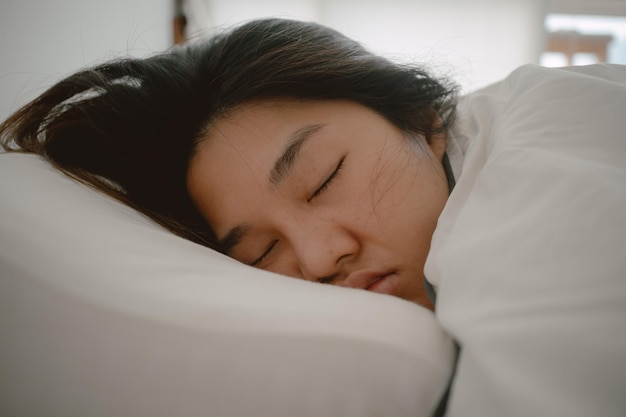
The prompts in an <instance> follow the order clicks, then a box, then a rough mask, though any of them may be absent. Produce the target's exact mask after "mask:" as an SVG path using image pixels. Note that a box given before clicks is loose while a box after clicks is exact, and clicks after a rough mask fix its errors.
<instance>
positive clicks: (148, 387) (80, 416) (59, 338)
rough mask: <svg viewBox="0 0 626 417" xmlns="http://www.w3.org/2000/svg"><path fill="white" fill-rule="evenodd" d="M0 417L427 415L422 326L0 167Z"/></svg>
mask: <svg viewBox="0 0 626 417" xmlns="http://www.w3.org/2000/svg"><path fill="white" fill-rule="evenodd" d="M0 195H1V196H2V200H1V202H0V415H2V416H47V417H51V416H59V417H73V416H76V417H84V416H90V417H95V416H106V417H111V416H124V417H132V416H149V417H158V416H164V417H173V416H176V417H186V416H212V417H221V416H229V417H231V416H242V417H244V416H245V417H249V416H256V417H264V416H267V417H281V416H285V417H294V416H298V417H301V416H311V417H318V416H337V417H346V416H353V417H364V416H371V417H380V416H407V417H409V416H411V417H415V416H428V415H429V414H430V411H431V409H432V408H433V407H434V405H435V403H436V401H437V400H438V398H439V396H440V395H441V393H442V391H443V390H444V389H445V386H446V385H447V382H448V379H449V376H450V373H451V365H452V362H453V346H452V342H451V340H450V338H449V337H448V336H446V334H444V332H443V331H442V330H441V328H440V327H439V326H438V324H437V322H436V321H435V319H434V315H433V314H432V313H431V312H429V311H427V310H425V309H423V308H421V307H418V306H417V305H414V304H412V303H409V302H406V301H403V300H400V299H396V298H393V297H390V296H384V295H379V294H373V293H369V292H366V291H360V290H354V289H347V288H339V287H333V286H322V285H319V284H314V283H310V282H305V281H299V280H294V279H290V278H285V277H280V276H276V275H272V274H270V273H266V272H263V271H260V270H256V269H252V268H250V267H247V266H244V265H241V264H239V263H237V262H235V261H233V260H231V259H229V258H226V257H224V256H221V255H219V254H217V253H215V252H213V251H211V250H209V249H207V248H204V247H201V246H199V245H195V244H193V243H190V242H188V241H186V240H183V239H181V238H178V237H176V236H174V235H172V234H171V233H169V232H167V231H165V230H163V229H162V228H161V227H159V226H157V225H155V224H154V223H153V222H151V221H150V220H148V219H146V218H144V217H143V216H141V215H139V214H138V213H136V212H134V211H133V210H131V209H129V208H128V207H126V206H123V205H122V204H119V203H118V202H116V201H114V200H112V199H109V198H108V197H106V196H104V195H102V194H100V193H98V192H96V191H94V190H91V189H89V188H87V187H86V186H83V185H82V184H79V183H77V182H75V181H73V180H71V179H69V178H68V177H66V176H64V175H62V174H60V173H59V172H58V171H56V170H54V169H53V168H52V167H50V166H49V165H48V164H47V163H45V162H43V161H41V160H40V159H38V158H37V157H34V156H31V155H21V154H4V155H0Z"/></svg>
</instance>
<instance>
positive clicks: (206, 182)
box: [2, 19, 456, 308]
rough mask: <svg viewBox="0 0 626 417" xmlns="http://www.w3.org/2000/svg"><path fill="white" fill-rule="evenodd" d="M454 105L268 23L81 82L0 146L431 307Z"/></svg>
mask: <svg viewBox="0 0 626 417" xmlns="http://www.w3.org/2000/svg"><path fill="white" fill-rule="evenodd" d="M455 97H456V96H455V87H454V86H453V85H451V84H448V83H446V82H444V81H441V80H437V79H435V78H434V77H432V76H431V75H429V74H428V73H427V71H425V70H423V69H421V68H409V67H404V66H400V65H398V64H394V63H392V62H389V61H387V60H385V59H382V58H380V57H378V56H375V55H373V54H371V53H369V52H368V51H366V50H365V49H364V48H362V47H361V46H360V45H359V44H357V43H356V42H354V41H352V40H350V39H348V38H346V37H344V36H343V35H341V34H339V33H337V32H335V31H333V30H331V29H329V28H326V27H323V26H320V25H317V24H313V23H303V22H296V21H289V20H278V19H268V20H260V21H254V22H251V23H248V24H245V25H243V26H241V27H239V28H236V29H234V30H233V31H231V32H227V33H224V34H222V35H219V36H216V37H214V38H212V39H210V40H208V41H207V42H206V43H196V44H194V45H191V46H188V47H186V48H180V49H174V50H172V51H170V52H168V53H165V54H162V55H158V56H155V57H152V58H149V59H145V60H127V61H122V62H112V63H108V64H105V65H101V66H99V67H96V68H93V69H88V70H85V71H82V72H80V73H78V74H75V75H73V76H71V77H69V78H67V79H66V80H63V81H61V82H60V83H58V84H57V85H55V86H54V87H52V88H51V89H50V90H49V91H47V92H45V93H44V94H42V95H41V96H40V97H39V98H38V99H36V100H35V101H33V102H32V103H31V104H29V105H27V106H26V107H24V108H23V109H21V110H20V111H18V112H17V113H16V114H15V115H13V116H12V117H11V118H9V119H8V120H7V121H6V122H5V123H4V124H3V126H2V138H3V144H4V146H5V148H7V149H12V148H16V149H20V150H23V151H27V152H33V153H38V154H41V155H43V156H45V157H46V158H48V159H49V160H50V161H51V162H52V163H53V164H54V165H55V166H57V167H58V168H59V169H61V170H63V171H64V172H66V173H68V174H69V175H71V176H73V177H75V178H77V179H79V180H81V181H83V182H86V183H88V184H90V185H92V186H94V187H96V188H98V189H101V190H103V191H105V192H107V193H108V194H111V195H113V196H115V197H116V198H118V199H120V200H122V201H124V202H126V203H128V204H130V205H131V206H133V207H135V208H136V209H138V210H140V211H142V212H144V213H146V214H147V215H149V216H151V217H152V218H154V219H155V220H156V221H158V222H160V223H161V224H163V225H165V226H166V227H168V228H170V229H171V230H172V231H173V232H175V233H177V234H179V235H181V236H184V237H187V238H189V239H191V240H194V241H196V242H200V243H202V244H205V245H208V246H211V247H214V248H216V249H218V250H220V251H222V252H224V253H226V254H228V255H230V256H232V257H234V258H236V259H238V260H240V261H242V262H245V263H247V264H250V265H253V266H257V267H260V268H264V269H268V270H271V271H274V272H278V273H282V274H285V275H288V276H293V277H297V278H303V279H308V280H313V281H318V282H322V283H331V284H337V285H344V286H349V287H357V288H363V289H368V290H372V291H377V292H382V293H388V294H392V295H396V296H399V297H402V298H404V299H407V300H411V301H414V302H417V303H420V304H422V305H424V306H427V307H429V308H432V304H431V302H430V301H429V299H428V297H427V296H426V293H425V289H424V285H423V279H424V278H423V272H422V270H423V267H424V262H425V259H426V255H427V253H428V248H429V242H430V239H431V236H432V234H433V231H434V229H435V224H436V221H437V217H438V216H439V214H440V212H441V210H442V209H443V206H444V204H445V201H446V198H447V195H448V192H449V188H448V180H449V179H451V178H448V179H446V175H448V176H449V177H450V176H451V172H450V170H449V169H448V172H447V173H446V172H445V171H444V166H443V164H442V161H444V157H445V149H446V145H445V141H446V132H447V130H448V128H449V127H450V126H451V124H452V123H453V121H454V109H455V100H456V98H455ZM13 141H14V143H13Z"/></svg>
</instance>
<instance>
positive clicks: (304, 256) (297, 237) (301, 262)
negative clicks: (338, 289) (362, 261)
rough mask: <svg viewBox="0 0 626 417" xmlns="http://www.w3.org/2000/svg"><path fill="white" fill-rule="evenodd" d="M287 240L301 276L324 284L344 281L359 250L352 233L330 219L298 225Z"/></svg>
mask: <svg viewBox="0 0 626 417" xmlns="http://www.w3.org/2000/svg"><path fill="white" fill-rule="evenodd" d="M290 240H291V245H292V247H293V251H294V254H295V258H296V262H297V265H298V268H299V270H300V275H301V276H302V277H303V278H304V279H306V280H309V281H317V282H323V283H337V282H338V281H340V280H342V279H343V278H345V275H346V274H347V268H348V265H349V264H350V263H351V262H353V261H354V260H355V259H356V258H357V256H358V253H359V251H360V248H361V242H360V241H359V239H358V237H357V236H356V235H355V234H354V233H352V232H351V231H350V230H349V229H348V228H347V227H344V226H342V225H341V224H339V223H337V222H334V221H332V220H321V221H319V220H317V221H307V222H299V223H298V225H297V226H296V227H294V230H293V232H292V238H291V239H290Z"/></svg>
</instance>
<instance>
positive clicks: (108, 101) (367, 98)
mask: <svg viewBox="0 0 626 417" xmlns="http://www.w3.org/2000/svg"><path fill="white" fill-rule="evenodd" d="M270 98H296V99H305V100H332V99H347V100H352V101H355V102H358V103H360V104H362V105H365V106H367V107H369V108H371V109H372V110H374V111H377V112H378V113H380V114H381V115H383V116H384V117H386V118H387V119H388V120H389V121H390V122H391V123H393V124H395V125H397V126H398V127H399V128H401V129H402V130H403V131H405V132H407V133H411V134H418V135H423V136H424V137H425V138H427V139H428V138H430V137H431V136H432V135H433V134H436V133H439V132H440V131H442V130H445V129H447V128H448V127H449V126H450V125H451V123H452V122H453V120H454V110H455V106H456V89H455V87H454V86H453V85H451V84H448V83H447V82H444V81H442V80H438V79H436V78H435V77H433V76H431V75H430V74H429V73H428V72H427V71H426V70H425V69H423V68H418V67H409V66H404V65H399V64H396V63H392V62H390V61H389V60H386V59H384V58H382V57H379V56H377V55H374V54H372V53H370V52H368V51H367V50H366V49H364V48H363V47H362V46H361V45H360V44H359V43H357V42H355V41H353V40H351V39H349V38H347V37H345V36H343V35H342V34H340V33H338V32H336V31H334V30H332V29H330V28H328V27H325V26H322V25H319V24H316V23H308V22H300V21H292V20H284V19H263V20H256V21H251V22H249V23H246V24H243V25H241V26H239V27H236V28H234V29H232V30H230V31H226V32H223V33H221V34H218V35H216V36H213V37H211V38H208V39H206V40H204V41H201V42H200V41H196V42H193V43H191V44H189V45H187V46H184V47H176V48H173V49H172V50H170V51H168V52H165V53H162V54H159V55H156V56H153V57H150V58H145V59H123V60H117V61H113V62H109V63H106V64H103V65H99V66H96V67H93V68H90V69H86V70H83V71H80V72H78V73H76V74H74V75H72V76H70V77H68V78H66V79H65V80H63V81H61V82H59V83H58V84H56V85H54V86H53V87H51V88H50V89H49V90H48V91H46V92H45V93H43V94H42V95H41V96H39V97H38V98H37V99H35V100H34V101H32V102H31V103H29V104H28V105H26V106H25V107H23V108H22V109H20V110H19V111H17V112H16V113H15V114H14V115H13V116H11V117H10V118H9V119H7V120H6V121H5V122H4V123H3V124H2V125H1V126H0V137H1V140H2V145H3V147H4V148H5V149H7V150H19V151H24V152H31V153H35V154H39V155H42V156H43V157H45V158H46V159H47V160H49V161H50V162H51V163H52V164H54V165H55V166H56V167H57V168H59V169H60V170H62V171H63V172H65V173H67V174H68V175H70V176H72V177H74V178H76V179H78V180H80V181H82V182H84V183H87V184H89V185H91V186H93V187H95V188H97V189H99V190H102V191H104V192H106V193H107V194H109V195H112V196H114V197H115V198H117V199H119V200H121V201H123V202H125V203H127V204H129V205H131V206H132V207H134V208H136V209H138V210H139V211H141V212H143V213H145V214H146V215H148V216H149V217H151V218H153V219H154V220H155V221H157V222H158V223H160V224H161V225H163V226H165V227H167V228H168V229H170V230H172V231H173V232H174V233H176V234H178V235H181V236H183V237H186V238H188V239H190V240H193V241H196V242H199V243H201V244H204V245H207V246H212V247H215V238H214V235H213V233H212V231H211V230H210V228H209V227H208V225H207V224H206V222H205V221H204V220H203V219H202V217H201V216H200V215H199V213H198V211H197V210H196V208H195V207H194V205H193V203H192V202H191V199H190V197H189V195H188V193H187V189H186V175H187V169H188V164H189V160H190V158H191V156H192V155H193V153H194V148H195V147H196V145H197V143H198V141H199V140H201V137H202V134H203V131H204V129H205V127H206V126H208V125H210V123H211V121H212V120H214V119H215V118H217V117H220V116H221V115H223V114H224V113H225V112H227V111H228V110H230V109H232V108H233V107H235V106H238V105H240V104H243V103H246V102H250V101H255V100H261V99H270ZM439 118H440V122H438V120H439Z"/></svg>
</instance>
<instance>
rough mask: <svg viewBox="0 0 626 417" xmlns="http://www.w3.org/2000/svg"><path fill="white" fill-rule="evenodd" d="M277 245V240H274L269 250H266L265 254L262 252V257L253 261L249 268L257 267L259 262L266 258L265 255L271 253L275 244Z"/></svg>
mask: <svg viewBox="0 0 626 417" xmlns="http://www.w3.org/2000/svg"><path fill="white" fill-rule="evenodd" d="M277 243H278V240H275V241H273V242H272V244H271V245H270V247H269V248H267V250H266V251H265V252H263V255H261V256H259V257H258V258H257V259H256V260H254V261H253V262H252V263H251V264H250V266H257V265H258V264H260V263H261V262H263V260H264V259H265V258H267V255H269V254H270V252H271V251H272V249H274V246H276V244H277Z"/></svg>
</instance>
